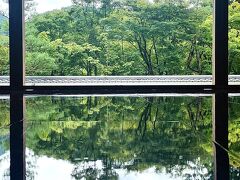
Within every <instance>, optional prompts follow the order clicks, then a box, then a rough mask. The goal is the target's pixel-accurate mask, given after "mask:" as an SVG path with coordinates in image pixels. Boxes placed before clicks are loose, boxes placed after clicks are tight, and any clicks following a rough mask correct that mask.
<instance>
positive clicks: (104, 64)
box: [0, 0, 240, 76]
mask: <svg viewBox="0 0 240 180" xmlns="http://www.w3.org/2000/svg"><path fill="white" fill-rule="evenodd" d="M72 2H73V5H72V6H70V7H66V8H62V9H61V10H53V11H49V12H45V13H41V14H37V13H36V12H35V11H34V2H33V0H28V3H27V7H26V17H27V18H26V66H27V67H26V73H27V75H61V76H67V75H79V76H86V75H88V76H95V75H189V74H191V75H194V74H200V75H201V74H211V73H212V70H211V65H212V36H211V33H212V22H213V19H212V11H213V7H212V1H211V0H200V1H199V0H178V1H172V0H154V1H148V0H72ZM7 28H8V25H7V23H6V22H5V23H3V22H1V23H0V29H1V30H0V32H4V31H5V32H7ZM239 33H240V3H239V2H238V1H234V0H233V1H231V2H230V4H229V72H230V73H231V74H239V73H240V37H239ZM8 51H9V47H8V37H7V34H6V33H1V34H0V75H7V74H8V71H9V63H8Z"/></svg>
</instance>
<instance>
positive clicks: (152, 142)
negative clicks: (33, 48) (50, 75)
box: [27, 97, 212, 179]
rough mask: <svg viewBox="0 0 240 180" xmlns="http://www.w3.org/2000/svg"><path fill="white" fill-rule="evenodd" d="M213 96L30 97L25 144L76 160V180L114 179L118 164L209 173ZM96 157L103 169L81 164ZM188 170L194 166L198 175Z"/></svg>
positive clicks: (39, 152) (178, 173) (179, 172)
mask: <svg viewBox="0 0 240 180" xmlns="http://www.w3.org/2000/svg"><path fill="white" fill-rule="evenodd" d="M209 100H210V99H208V98H201V97H198V98H195V97H187V98H184V97H178V98H176V97H148V98H133V97H132V98H129V97H82V98H54V97H39V98H31V99H28V100H27V124H28V126H27V128H28V131H27V132H28V133H27V143H28V147H29V148H31V149H33V150H34V152H35V153H36V154H37V155H47V156H51V157H54V158H57V159H59V158H61V159H65V160H70V161H71V162H73V163H74V164H76V168H75V170H74V171H73V174H72V175H73V177H75V178H76V179H81V177H85V178H86V179H96V177H97V178H98V179H104V177H106V176H107V177H110V176H111V177H112V179H116V178H117V174H116V172H115V171H114V169H118V168H124V169H127V170H129V171H133V170H136V171H143V170H145V169H148V168H150V167H153V166H154V167H155V168H156V171H158V172H162V171H164V170H165V171H166V172H167V173H170V174H172V175H174V176H184V177H185V178H186V179H188V178H191V176H195V175H196V176H197V177H199V178H200V177H203V176H205V178H211V177H212V171H211V168H212V160H211V153H212V152H211V150H210V149H211V143H210V140H211V106H210V103H211V101H209ZM86 158H87V159H86ZM97 160H101V162H102V164H103V165H102V166H103V168H102V169H101V170H99V169H97V168H96V167H95V166H86V167H85V168H83V167H82V165H81V164H82V163H84V162H85V163H86V164H87V162H94V161H97ZM185 169H192V170H193V169H194V172H195V175H194V174H191V173H190V174H189V173H187V172H184V170H185ZM206 169H207V171H206Z"/></svg>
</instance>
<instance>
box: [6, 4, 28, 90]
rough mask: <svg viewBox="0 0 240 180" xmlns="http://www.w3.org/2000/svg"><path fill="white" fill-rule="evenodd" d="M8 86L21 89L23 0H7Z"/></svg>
mask: <svg viewBox="0 0 240 180" xmlns="http://www.w3.org/2000/svg"><path fill="white" fill-rule="evenodd" d="M9 37H10V87H11V90H14V91H15V90H16V91H17V90H22V89H23V85H24V79H25V77H24V76H25V64H24V63H25V62H24V58H25V55H24V54H25V43H24V0H9Z"/></svg>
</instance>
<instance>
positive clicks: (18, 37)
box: [0, 0, 240, 93]
mask: <svg viewBox="0 0 240 180" xmlns="http://www.w3.org/2000/svg"><path fill="white" fill-rule="evenodd" d="M213 17H214V18H213V19H214V20H213V34H212V36H213V49H212V55H213V56H212V79H213V81H212V85H150V86H148V85H131V86H123V85H121V86H120V85H112V86H86V85H75V86H69V85H61V86H47V85H44V86H29V85H25V42H24V41H25V40H24V38H25V37H24V33H25V24H24V23H25V20H24V0H9V39H10V86H7V87H0V92H1V91H8V92H9V91H25V92H26V93H28V92H31V93H44V92H45V91H48V92H50V91H51V92H52V93H58V92H66V91H68V92H69V91H73V92H79V91H81V93H82V92H83V93H84V92H85V91H86V92H87V93H105V92H106V93H119V92H122V93H125V92H126V93H134V92H136V93H145V92H158V93H159V92H200V93H202V92H207V93H209V92H215V91H216V90H226V91H231V92H239V89H240V85H228V1H226V0H213Z"/></svg>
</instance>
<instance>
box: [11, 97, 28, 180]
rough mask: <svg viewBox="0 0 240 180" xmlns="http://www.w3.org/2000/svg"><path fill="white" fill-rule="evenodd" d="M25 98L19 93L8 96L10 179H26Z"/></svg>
mask: <svg viewBox="0 0 240 180" xmlns="http://www.w3.org/2000/svg"><path fill="white" fill-rule="evenodd" d="M24 118H25V98H24V97H23V94H21V93H11V94H10V123H11V126H10V177H11V180H25V179H26V163H25V121H24Z"/></svg>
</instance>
